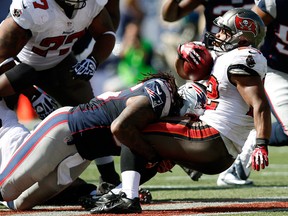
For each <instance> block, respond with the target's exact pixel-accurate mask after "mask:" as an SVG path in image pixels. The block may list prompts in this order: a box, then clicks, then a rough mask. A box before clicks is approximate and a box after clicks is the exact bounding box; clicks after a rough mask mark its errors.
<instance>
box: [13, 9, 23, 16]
mask: <svg viewBox="0 0 288 216" xmlns="http://www.w3.org/2000/svg"><path fill="white" fill-rule="evenodd" d="M21 14H22V10H20V9H15V8H14V10H13V14H12V15H13V16H14V17H20V16H21Z"/></svg>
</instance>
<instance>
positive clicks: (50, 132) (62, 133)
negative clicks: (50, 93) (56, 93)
mask: <svg viewBox="0 0 288 216" xmlns="http://www.w3.org/2000/svg"><path fill="white" fill-rule="evenodd" d="M69 109H70V107H64V108H60V109H58V110H56V111H55V112H54V113H53V114H51V115H49V116H48V117H47V118H46V119H45V120H44V121H42V122H41V123H40V124H39V125H38V126H37V128H36V129H35V130H34V131H33V132H32V133H31V135H30V136H28V137H27V139H26V140H25V142H24V143H23V144H22V145H21V147H19V148H18V150H17V151H16V153H15V154H14V156H13V158H11V161H10V162H9V163H8V165H7V166H6V168H5V169H3V172H2V173H1V175H0V185H1V194H2V196H3V198H4V200H6V201H10V200H14V199H16V198H17V197H18V196H19V195H20V194H21V193H22V192H23V191H24V190H26V189H27V188H29V187H30V186H32V185H33V184H34V183H35V182H37V181H41V180H42V179H43V178H45V176H47V175H48V174H49V173H50V172H52V171H53V170H54V169H55V168H56V167H57V166H58V165H59V163H60V162H61V161H62V160H63V159H64V158H66V157H68V156H70V155H72V154H75V153H77V149H76V147H75V146H74V145H67V143H66V140H67V138H68V137H70V134H71V132H70V130H69V126H68V123H67V122H68V115H67V113H68V110H69Z"/></svg>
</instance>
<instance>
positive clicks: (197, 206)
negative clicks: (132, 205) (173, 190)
mask: <svg viewBox="0 0 288 216" xmlns="http://www.w3.org/2000/svg"><path fill="white" fill-rule="evenodd" d="M142 208H143V212H142V214H141V215H155V216H158V215H159V216H163V215H165V216H172V215H194V214H203V215H205V214H214V213H215V215H217V214H219V213H227V214H229V212H230V213H232V212H233V213H237V212H240V213H241V212H242V213H243V214H245V212H246V213H248V212H257V211H262V212H263V211H264V212H265V211H279V212H280V211H287V210H288V202H279V201H275V202H249V203H248V202H247V203H243V202H242V203H236V202H235V203H229V204H228V203H208V202H200V203H199V202H177V203H175V202H171V203H168V202H165V203H155V204H149V205H143V206H142ZM0 215H1V216H2V215H3V216H4V215H5V216H6V215H7V216H10V215H14V216H21V215H24V216H25V215H29V216H65V215H67V216H68V215H69V216H74V215H75V216H86V215H91V214H89V212H87V211H85V210H83V209H82V208H81V207H79V206H62V207H58V206H41V207H37V208H35V209H33V210H31V211H18V212H15V211H10V210H8V209H2V210H0ZM102 215H103V214H102ZM105 215H110V216H113V215H115V216H116V215H119V214H105ZM130 215H131V216H133V215H139V214H130Z"/></svg>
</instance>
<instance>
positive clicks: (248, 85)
mask: <svg viewBox="0 0 288 216" xmlns="http://www.w3.org/2000/svg"><path fill="white" fill-rule="evenodd" d="M231 80H232V82H233V83H235V84H236V87H237V89H238V91H239V93H240V94H241V96H242V97H243V99H244V100H245V102H246V103H247V104H248V105H249V106H250V107H251V108H253V117H254V124H255V129H256V131H257V134H256V137H257V138H263V139H268V140H269V138H270V134H271V111H270V106H269V103H268V100H267V98H266V95H265V91H264V86H263V84H262V80H261V78H260V76H253V77H251V76H245V75H244V76H243V75H232V76H231Z"/></svg>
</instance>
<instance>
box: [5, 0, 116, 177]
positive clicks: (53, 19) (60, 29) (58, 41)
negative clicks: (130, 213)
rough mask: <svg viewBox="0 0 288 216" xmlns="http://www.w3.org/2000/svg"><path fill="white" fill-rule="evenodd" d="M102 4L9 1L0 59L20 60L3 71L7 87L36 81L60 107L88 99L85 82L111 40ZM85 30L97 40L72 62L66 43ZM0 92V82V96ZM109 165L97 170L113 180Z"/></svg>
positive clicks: (22, 86) (108, 50)
mask: <svg viewBox="0 0 288 216" xmlns="http://www.w3.org/2000/svg"><path fill="white" fill-rule="evenodd" d="M107 2H108V1H107V0H93V1H90V0H89V1H86V0H75V1H74V0H23V1H22V0H19V1H12V3H11V5H10V14H9V17H7V18H6V19H5V20H4V21H3V23H2V24H1V26H0V63H1V62H2V61H4V60H5V59H8V58H10V57H14V58H16V57H17V58H18V60H19V62H20V64H18V65H17V66H15V67H14V68H12V69H11V70H9V71H7V72H6V76H7V77H8V79H9V81H10V83H11V85H12V87H13V89H14V90H15V91H17V92H19V91H21V90H22V89H25V88H27V87H28V86H32V85H36V86H38V87H40V88H41V89H43V90H44V91H45V92H47V93H48V94H49V95H51V96H52V97H54V98H55V100H56V101H57V102H58V103H59V104H60V105H61V106H74V105H75V106H76V105H78V104H80V103H85V102H88V101H89V100H90V99H91V98H93V97H94V94H93V90H92V87H91V84H90V83H89V82H88V80H89V79H90V78H91V77H92V76H93V74H94V72H95V71H96V70H97V67H98V65H99V64H101V63H102V62H103V61H105V59H107V58H108V56H109V55H110V54H111V52H112V49H113V47H114V44H115V33H114V27H113V24H112V21H111V18H110V15H109V14H108V12H107V11H106V9H105V7H104V6H105V5H106V3H107ZM88 31H89V32H90V34H91V36H92V37H93V38H94V39H95V40H96V39H97V41H98V43H97V44H95V45H94V47H93V49H92V51H91V53H89V55H88V56H87V58H86V59H83V60H82V61H79V62H77V60H76V58H75V56H74V55H73V53H72V47H73V45H74V43H75V42H76V41H77V40H78V39H79V38H80V37H82V36H83V35H84V34H85V32H88ZM11 35H13V36H11ZM4 93H6V92H4ZM4 93H3V91H2V86H1V87H0V96H4V95H3V94H4ZM9 93H12V94H13V93H15V92H9ZM103 163H105V161H104V162H103ZM111 163H113V162H111ZM111 163H109V164H110V165H108V164H107V166H109V167H111V168H110V169H109V168H107V167H106V168H107V169H103V168H102V170H105V172H101V176H102V177H103V180H104V181H108V180H107V178H105V177H107V176H109V175H111V176H116V177H118V178H119V176H118V174H117V173H116V171H115V170H113V169H114V168H113V167H114V166H113V165H112V166H111ZM102 165H103V166H104V164H102ZM108 169H109V170H110V171H109V172H108V171H107V173H109V174H106V170H108ZM99 171H100V169H99ZM111 178H112V177H111ZM119 181H120V180H119Z"/></svg>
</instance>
